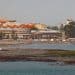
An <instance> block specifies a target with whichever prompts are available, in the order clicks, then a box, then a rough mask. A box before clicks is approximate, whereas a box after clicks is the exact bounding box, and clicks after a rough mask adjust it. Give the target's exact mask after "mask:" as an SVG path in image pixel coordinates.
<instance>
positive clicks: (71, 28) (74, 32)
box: [64, 21, 75, 38]
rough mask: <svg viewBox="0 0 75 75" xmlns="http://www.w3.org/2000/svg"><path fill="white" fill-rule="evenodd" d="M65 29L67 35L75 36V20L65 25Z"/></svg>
mask: <svg viewBox="0 0 75 75" xmlns="http://www.w3.org/2000/svg"><path fill="white" fill-rule="evenodd" d="M64 31H65V34H66V36H67V37H71V38H75V21H71V22H70V23H69V24H67V25H65V26H64Z"/></svg>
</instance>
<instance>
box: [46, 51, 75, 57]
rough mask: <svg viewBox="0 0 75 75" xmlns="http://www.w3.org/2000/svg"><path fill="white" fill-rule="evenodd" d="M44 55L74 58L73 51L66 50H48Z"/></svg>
mask: <svg viewBox="0 0 75 75" xmlns="http://www.w3.org/2000/svg"><path fill="white" fill-rule="evenodd" d="M46 55H48V56H59V57H60V56H61V57H71V56H75V51H71V50H70V51H68V50H66V51H65V50H49V51H48V52H47V53H46Z"/></svg>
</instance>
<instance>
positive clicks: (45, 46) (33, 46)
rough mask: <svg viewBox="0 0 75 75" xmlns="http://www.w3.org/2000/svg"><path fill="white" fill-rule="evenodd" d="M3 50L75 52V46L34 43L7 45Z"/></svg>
mask: <svg viewBox="0 0 75 75" xmlns="http://www.w3.org/2000/svg"><path fill="white" fill-rule="evenodd" d="M0 47H1V48H21V49H22V48H23V49H26V48H30V49H64V50H75V44H71V43H68V44H63V43H60V44H57V43H56V44H48V43H32V44H18V45H7V46H4V45H3V46H2V45H1V46H0Z"/></svg>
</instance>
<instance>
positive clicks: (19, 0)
mask: <svg viewBox="0 0 75 75" xmlns="http://www.w3.org/2000/svg"><path fill="white" fill-rule="evenodd" d="M0 16H1V17H6V18H9V19H16V20H17V21H18V22H23V23H27V22H37V23H39V22H40V23H45V24H48V25H55V24H56V25H57V24H60V23H62V22H64V21H65V20H66V19H67V18H70V17H71V18H73V19H74V20H75V0H0Z"/></svg>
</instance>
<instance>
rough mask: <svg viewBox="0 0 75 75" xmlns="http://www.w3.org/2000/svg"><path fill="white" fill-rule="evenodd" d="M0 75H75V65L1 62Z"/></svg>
mask: <svg viewBox="0 0 75 75" xmlns="http://www.w3.org/2000/svg"><path fill="white" fill-rule="evenodd" d="M0 75H75V65H56V64H54V65H53V64H50V63H47V62H0Z"/></svg>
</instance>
